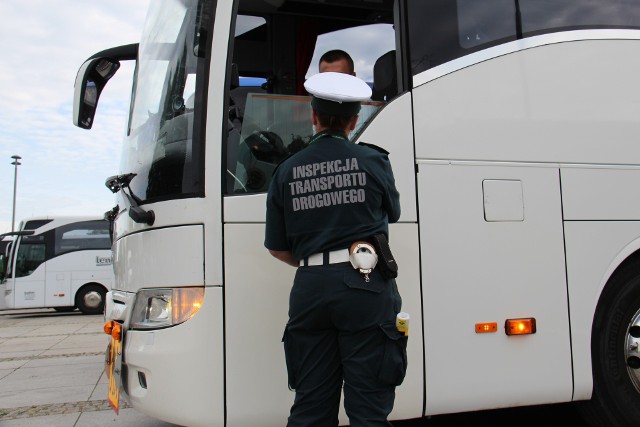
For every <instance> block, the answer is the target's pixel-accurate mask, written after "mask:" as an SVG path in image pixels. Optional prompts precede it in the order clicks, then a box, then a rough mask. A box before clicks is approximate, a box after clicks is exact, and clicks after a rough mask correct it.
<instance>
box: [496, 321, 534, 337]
mask: <svg viewBox="0 0 640 427" xmlns="http://www.w3.org/2000/svg"><path fill="white" fill-rule="evenodd" d="M504 330H505V332H506V333H507V335H529V334H535V333H536V319H535V318H533V317H527V318H523V319H507V321H506V322H505V325H504Z"/></svg>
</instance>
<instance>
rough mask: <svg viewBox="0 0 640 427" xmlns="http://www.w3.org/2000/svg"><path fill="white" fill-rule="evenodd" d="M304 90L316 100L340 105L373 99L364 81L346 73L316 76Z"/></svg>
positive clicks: (306, 83) (309, 79)
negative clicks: (324, 100)
mask: <svg viewBox="0 0 640 427" xmlns="http://www.w3.org/2000/svg"><path fill="white" fill-rule="evenodd" d="M304 88H305V89H306V90H307V92H309V93H310V94H311V95H313V96H315V97H316V98H320V99H326V100H327V101H333V102H338V103H343V102H360V101H366V100H368V99H369V98H371V88H370V87H369V85H368V84H366V83H365V82H364V81H363V80H361V79H359V78H357V77H355V76H352V75H350V74H345V73H335V72H330V71H328V72H325V73H319V74H314V75H313V76H311V77H310V78H308V79H307V81H306V82H304Z"/></svg>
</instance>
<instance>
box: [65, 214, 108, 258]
mask: <svg viewBox="0 0 640 427" xmlns="http://www.w3.org/2000/svg"><path fill="white" fill-rule="evenodd" d="M109 248H111V239H110V238H109V223H108V222H107V221H102V220H98V221H85V222H78V223H74V224H68V225H63V226H61V227H59V228H56V229H55V246H54V253H53V256H58V255H62V254H64V253H67V252H73V251H79V250H86V249H109Z"/></svg>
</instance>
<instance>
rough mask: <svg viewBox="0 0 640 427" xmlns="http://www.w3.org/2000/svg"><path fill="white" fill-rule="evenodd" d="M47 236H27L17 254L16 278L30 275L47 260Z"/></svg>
mask: <svg viewBox="0 0 640 427" xmlns="http://www.w3.org/2000/svg"><path fill="white" fill-rule="evenodd" d="M44 240H45V236H44V235H39V236H25V237H23V238H22V240H21V241H20V246H19V247H18V254H17V256H16V276H15V277H16V278H17V277H25V276H29V275H30V274H31V273H33V272H34V271H35V269H36V268H38V266H39V265H40V264H42V263H43V262H44V261H45V260H46V245H45V241H44Z"/></svg>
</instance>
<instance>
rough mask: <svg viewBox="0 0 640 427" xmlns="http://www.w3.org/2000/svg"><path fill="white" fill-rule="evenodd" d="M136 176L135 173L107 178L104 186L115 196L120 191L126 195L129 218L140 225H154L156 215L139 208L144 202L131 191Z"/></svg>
mask: <svg viewBox="0 0 640 427" xmlns="http://www.w3.org/2000/svg"><path fill="white" fill-rule="evenodd" d="M135 176H136V174H135V173H126V174H122V175H115V176H110V177H109V178H107V180H106V181H105V183H104V185H106V186H107V188H108V189H109V190H111V192H112V193H114V194H115V193H117V192H118V191H122V194H124V195H125V197H126V198H127V200H128V201H129V218H131V219H132V220H134V221H135V222H137V223H138V224H147V225H153V223H154V222H155V220H156V214H155V213H154V212H153V211H152V210H151V211H148V212H147V211H145V210H144V209H142V208H141V207H140V206H138V205H139V204H140V203H142V201H141V200H140V199H139V198H138V197H136V195H135V194H133V191H131V187H129V184H130V183H131V180H132V179H133V178H134V177H135ZM126 190H129V192H127V191H126Z"/></svg>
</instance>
